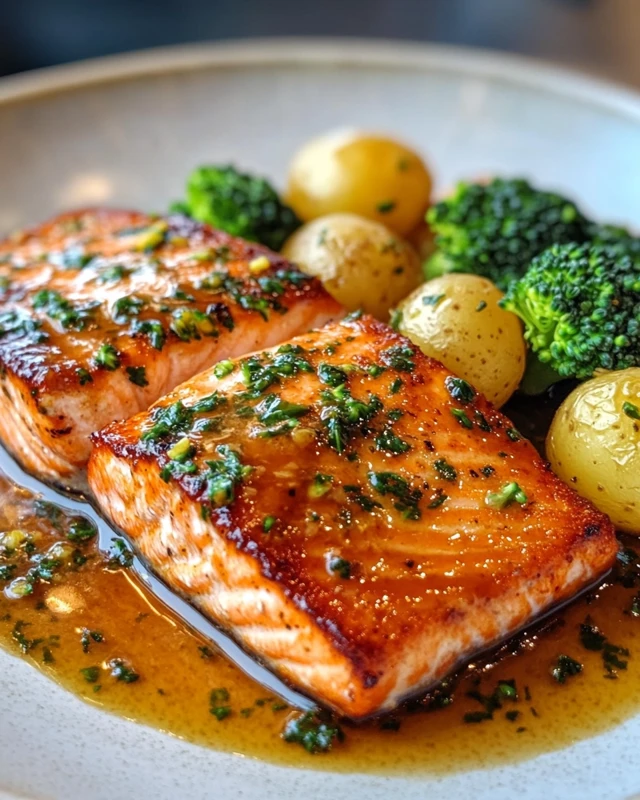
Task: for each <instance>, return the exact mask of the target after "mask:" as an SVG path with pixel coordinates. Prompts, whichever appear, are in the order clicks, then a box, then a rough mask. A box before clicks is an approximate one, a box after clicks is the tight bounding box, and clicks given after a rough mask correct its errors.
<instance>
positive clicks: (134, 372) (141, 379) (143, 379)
mask: <svg viewBox="0 0 640 800" xmlns="http://www.w3.org/2000/svg"><path fill="white" fill-rule="evenodd" d="M126 371H127V375H128V376H129V380H130V381H131V383H133V384H135V385H136V386H143V387H144V386H148V385H149V381H148V380H147V370H146V368H145V367H127V370H126Z"/></svg>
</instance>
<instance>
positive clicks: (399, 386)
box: [389, 378, 404, 394]
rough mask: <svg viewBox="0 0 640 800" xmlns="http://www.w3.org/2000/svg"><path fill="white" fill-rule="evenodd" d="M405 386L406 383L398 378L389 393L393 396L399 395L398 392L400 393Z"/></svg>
mask: <svg viewBox="0 0 640 800" xmlns="http://www.w3.org/2000/svg"><path fill="white" fill-rule="evenodd" d="M403 386H404V381H403V380H402V378H396V379H395V380H394V381H393V383H392V384H391V386H390V387H389V392H390V393H391V394H398V392H399V391H400V389H402V387H403Z"/></svg>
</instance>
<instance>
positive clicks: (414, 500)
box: [368, 472, 422, 520]
mask: <svg viewBox="0 0 640 800" xmlns="http://www.w3.org/2000/svg"><path fill="white" fill-rule="evenodd" d="M368 478H369V483H370V484H371V486H372V488H373V489H375V491H376V492H378V493H379V494H381V495H382V496H383V497H384V496H385V495H391V496H393V497H395V498H396V502H395V503H394V508H396V509H397V510H398V511H400V512H401V513H402V515H403V517H404V518H405V519H411V520H417V519H420V517H421V513H420V509H419V508H418V503H419V502H420V499H421V498H422V492H421V491H420V490H419V489H412V488H411V486H410V485H409V483H408V481H406V480H405V479H404V478H403V477H401V476H400V475H397V474H396V473H395V472H370V473H369V475H368Z"/></svg>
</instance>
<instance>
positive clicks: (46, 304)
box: [33, 289, 96, 331]
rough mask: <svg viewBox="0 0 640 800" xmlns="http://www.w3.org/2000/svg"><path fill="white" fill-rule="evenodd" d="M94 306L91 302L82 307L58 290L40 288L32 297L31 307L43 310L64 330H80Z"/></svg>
mask: <svg viewBox="0 0 640 800" xmlns="http://www.w3.org/2000/svg"><path fill="white" fill-rule="evenodd" d="M95 307H96V306H95V305H93V304H90V305H87V306H85V307H84V308H80V307H76V306H74V305H73V304H72V303H70V302H69V300H66V299H65V298H64V297H63V296H62V295H61V294H60V292H56V291H54V290H52V289H42V291H40V292H38V293H37V294H36V295H35V296H34V298H33V308H34V309H35V310H36V311H44V312H45V314H46V315H47V316H48V317H49V318H50V319H53V320H56V321H57V322H59V323H60V325H61V326H62V327H63V328H64V329H65V330H70V329H74V330H77V331H81V330H82V329H83V328H84V327H85V325H86V323H87V318H88V317H89V316H90V315H91V313H92V311H94V310H95Z"/></svg>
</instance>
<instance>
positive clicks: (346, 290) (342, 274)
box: [282, 214, 421, 321]
mask: <svg viewBox="0 0 640 800" xmlns="http://www.w3.org/2000/svg"><path fill="white" fill-rule="evenodd" d="M282 252H283V255H284V256H285V258H287V259H289V261H293V262H294V263H296V264H298V265H299V267H300V269H302V270H303V271H304V272H307V273H308V274H310V275H315V276H316V277H318V278H320V280H321V281H322V282H323V284H324V286H325V288H326V289H327V291H328V292H329V294H331V295H333V297H335V298H336V300H338V302H340V303H342V305H344V307H345V308H346V309H347V310H349V311H356V310H357V309H359V308H362V309H363V310H364V311H366V312H367V313H369V314H373V316H374V317H377V318H378V319H380V320H383V321H386V320H387V319H388V317H389V310H390V309H391V308H392V307H393V306H394V305H396V303H398V302H399V301H400V300H401V299H402V298H403V297H406V295H407V294H408V293H409V292H410V291H412V289H414V288H415V287H416V286H417V285H418V284H419V283H420V280H421V268H420V259H419V258H418V255H417V253H416V252H415V250H414V249H413V248H412V247H411V245H409V244H408V243H407V242H405V241H403V240H402V239H400V238H398V237H397V236H396V235H395V234H394V233H392V232H391V231H390V230H389V229H388V228H386V227H385V226H384V225H381V224H380V223H378V222H372V221H371V220H368V219H363V218H362V217H358V216H356V215H355V214H329V215H327V216H326V217H320V218H319V219H316V220H313V222H308V223H307V224H306V225H303V226H302V228H300V229H299V230H297V231H296V232H295V233H294V234H293V235H292V236H291V237H290V238H289V239H288V240H287V241H286V242H285V245H284V248H283V250H282Z"/></svg>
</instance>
